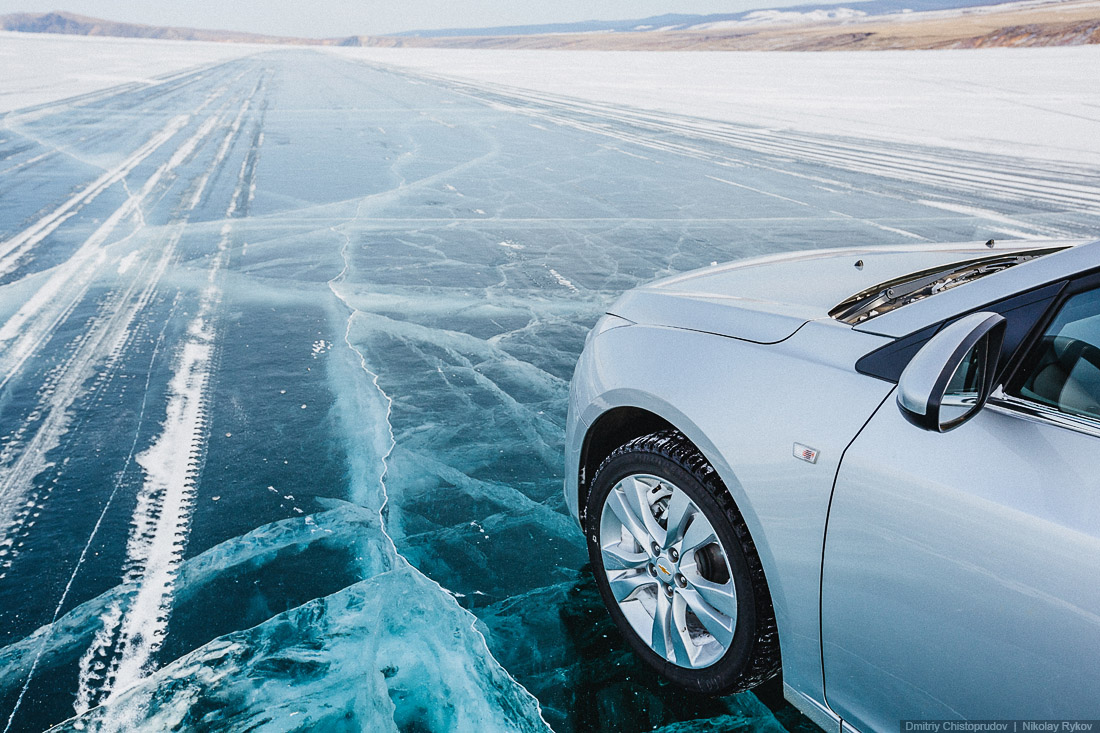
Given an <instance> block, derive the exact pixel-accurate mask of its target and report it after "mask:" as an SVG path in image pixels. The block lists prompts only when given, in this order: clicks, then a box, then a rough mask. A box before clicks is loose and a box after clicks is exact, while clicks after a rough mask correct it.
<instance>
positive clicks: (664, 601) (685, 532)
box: [599, 474, 737, 669]
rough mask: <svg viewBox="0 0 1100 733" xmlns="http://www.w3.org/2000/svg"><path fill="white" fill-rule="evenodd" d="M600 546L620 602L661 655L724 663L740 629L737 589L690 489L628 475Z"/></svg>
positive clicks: (607, 514)
mask: <svg viewBox="0 0 1100 733" xmlns="http://www.w3.org/2000/svg"><path fill="white" fill-rule="evenodd" d="M599 543H600V555H601V559H602V562H603V568H604V573H605V575H606V576H607V582H608V585H609V586H610V589H611V594H612V596H614V599H615V603H616V604H617V605H618V607H619V609H620V610H621V611H622V613H623V615H624V616H625V617H626V619H627V622H628V623H629V624H630V626H631V628H633V629H634V631H635V633H637V634H638V636H639V637H641V639H642V641H644V642H645V643H646V644H647V645H648V646H649V648H650V649H651V650H653V652H654V653H655V654H657V655H658V656H660V657H661V658H663V659H665V660H667V661H669V662H672V663H674V664H676V665H677V666H680V667H686V668H690V669H699V668H702V667H707V666H710V665H711V664H714V663H715V662H717V661H718V660H719V659H721V658H722V656H723V655H724V654H725V653H726V651H727V650H728V649H729V647H730V645H731V644H732V643H733V636H734V630H735V629H736V627H737V591H736V589H735V588H734V583H733V575H732V573H731V572H730V564H729V559H728V558H727V557H726V552H725V548H723V547H722V544H721V542H720V541H719V540H718V535H717V534H716V533H715V531H714V527H713V526H712V525H711V523H710V521H709V520H708V519H707V517H706V515H704V514H703V511H702V510H701V509H700V508H699V507H698V506H697V505H696V504H695V502H694V501H692V500H691V499H690V498H689V497H688V495H687V494H685V493H684V492H683V490H681V489H680V488H679V487H677V486H676V485H675V484H672V483H670V482H669V481H667V480H665V479H662V478H660V477H658V476H652V475H649V474H632V475H630V476H626V477H625V478H623V479H622V480H621V481H619V482H618V483H617V484H615V486H614V487H613V488H612V489H611V491H610V492H609V493H608V495H607V498H606V499H605V500H604V505H603V512H602V514H601V517H600V535H599Z"/></svg>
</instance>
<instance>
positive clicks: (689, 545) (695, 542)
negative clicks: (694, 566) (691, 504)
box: [680, 512, 718, 556]
mask: <svg viewBox="0 0 1100 733" xmlns="http://www.w3.org/2000/svg"><path fill="white" fill-rule="evenodd" d="M717 541H718V536H717V535H716V534H714V528H713V527H711V526H710V522H708V521H707V518H706V517H704V516H703V513H702V512H696V513H695V514H694V515H692V518H691V524H689V525H688V528H687V530H686V531H685V532H684V540H683V542H682V543H681V544H680V554H681V555H684V556H686V555H687V554H688V553H689V552H691V551H693V550H698V549H699V548H700V547H703V546H704V545H709V544H710V543H712V542H717Z"/></svg>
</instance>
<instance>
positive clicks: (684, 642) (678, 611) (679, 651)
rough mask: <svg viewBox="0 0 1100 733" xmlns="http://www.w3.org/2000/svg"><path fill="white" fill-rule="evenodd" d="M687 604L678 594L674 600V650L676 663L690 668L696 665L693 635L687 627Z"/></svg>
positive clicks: (672, 638) (672, 632) (672, 633)
mask: <svg viewBox="0 0 1100 733" xmlns="http://www.w3.org/2000/svg"><path fill="white" fill-rule="evenodd" d="M686 611H687V604H686V603H685V602H684V599H683V598H682V597H681V596H680V595H679V594H677V595H676V596H674V597H673V599H672V630H671V634H670V636H671V640H672V650H673V652H674V653H675V655H676V658H675V660H673V661H675V662H676V663H677V664H679V665H680V666H682V667H690V666H692V665H694V664H695V657H696V653H695V644H694V643H693V642H692V640H691V634H690V633H689V632H688V627H687V613H686Z"/></svg>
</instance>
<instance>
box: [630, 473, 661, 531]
mask: <svg viewBox="0 0 1100 733" xmlns="http://www.w3.org/2000/svg"><path fill="white" fill-rule="evenodd" d="M620 485H621V486H622V488H623V493H624V494H625V495H626V501H627V503H628V504H629V505H630V508H631V509H633V510H634V511H635V512H636V513H637V515H638V516H639V517H640V518H641V520H642V522H643V524H644V526H645V529H646V532H648V533H649V536H650V537H651V538H652V540H653V541H654V542H656V543H657V545H658V546H660V547H664V546H665V530H664V529H663V528H662V527H661V525H659V524H657V518H656V517H654V516H653V509H652V508H651V507H650V504H649V491H650V489H651V488H652V487H650V486H648V485H646V484H645V483H644V482H642V481H641V480H640V479H638V478H637V477H635V476H627V477H626V478H624V479H623V480H622V482H621V484H620Z"/></svg>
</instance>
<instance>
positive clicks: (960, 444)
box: [565, 241, 1100, 732]
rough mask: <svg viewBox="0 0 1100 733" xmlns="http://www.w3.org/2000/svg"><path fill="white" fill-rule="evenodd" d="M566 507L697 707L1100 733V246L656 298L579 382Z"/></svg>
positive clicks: (937, 250) (856, 261)
mask: <svg viewBox="0 0 1100 733" xmlns="http://www.w3.org/2000/svg"><path fill="white" fill-rule="evenodd" d="M565 498H566V501H567V503H568V505H569V507H570V509H571V510H572V512H573V514H574V515H575V516H576V517H577V519H578V521H579V522H580V523H581V526H582V527H583V529H584V533H585V535H586V537H587V541H588V548H589V554H590V557H591V562H592V569H593V572H594V574H595V576H596V581H597V584H598V586H599V589H600V593H601V594H602V596H603V599H604V602H605V603H606V605H607V607H608V610H609V612H610V614H611V616H612V618H613V619H614V621H615V623H616V624H617V625H618V627H619V628H620V629H621V631H622V633H623V635H624V636H625V638H626V640H627V642H628V643H629V644H630V645H631V647H632V648H633V649H634V650H635V652H636V653H637V654H638V655H640V656H641V658H642V659H644V660H645V661H646V662H648V663H649V664H650V665H652V666H653V667H655V668H656V669H658V670H659V671H660V672H661V673H662V674H663V675H664V676H665V677H667V678H668V679H669V680H671V681H673V682H674V683H677V684H680V685H682V686H685V687H688V688H691V689H694V690H697V691H703V692H710V693H716V694H718V693H727V692H733V691H738V690H744V689H748V688H751V687H753V686H754V685H756V684H758V683H760V682H762V681H764V680H766V679H768V678H770V677H772V676H774V675H776V674H778V673H779V672H780V670H781V671H782V675H783V687H784V693H785V695H786V697H787V698H788V699H789V700H790V701H791V702H792V703H793V704H794V705H795V706H796V707H798V708H799V709H800V710H802V711H803V712H804V713H806V715H808V716H809V717H810V718H811V719H813V720H814V721H815V722H817V723H818V724H819V725H821V726H822V727H824V728H825V729H826V730H829V731H838V732H839V731H841V730H842V729H843V728H847V729H856V730H862V731H871V730H890V731H897V730H898V729H899V724H900V723H901V722H902V721H907V720H914V721H921V720H959V719H985V720H989V719H1002V720H1003V719H1050V718H1057V719H1089V718H1091V719H1097V718H1100V241H1097V242H1091V243H1082V242H1013V243H1009V244H1007V245H1006V244H1002V243H994V242H992V241H990V242H987V243H984V244H983V243H972V244H951V245H936V246H913V247H893V248H891V247H876V248H867V249H850V250H831V251H814V252H803V253H798V254H793V255H783V256H776V257H767V258H761V259H755V260H749V261H743V262H736V263H732V264H728V265H719V266H715V267H710V268H707V269H704V270H699V271H696V272H692V273H688V274H686V275H682V276H678V277H672V278H668V279H665V280H662V281H659V282H656V283H653V284H652V285H648V286H645V287H642V288H638V289H636V290H632V291H630V292H628V293H626V294H625V295H624V296H623V297H622V298H620V299H619V301H618V302H616V303H615V305H614V306H612V307H611V308H610V309H609V311H608V313H607V314H606V315H605V316H604V317H602V318H601V319H600V320H599V322H598V323H597V324H596V327H595V328H594V329H593V331H592V333H591V334H590V335H589V337H588V342H587V344H586V346H585V349H584V352H583V354H582V355H581V357H580V361H579V362H578V364H577V369H576V373H575V375H574V377H573V383H572V387H571V390H570V398H569V419H568V424H567V435H566V482H565ZM842 726H843V728H842ZM903 729H904V726H903ZM913 729H914V730H915V729H918V728H913Z"/></svg>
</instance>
